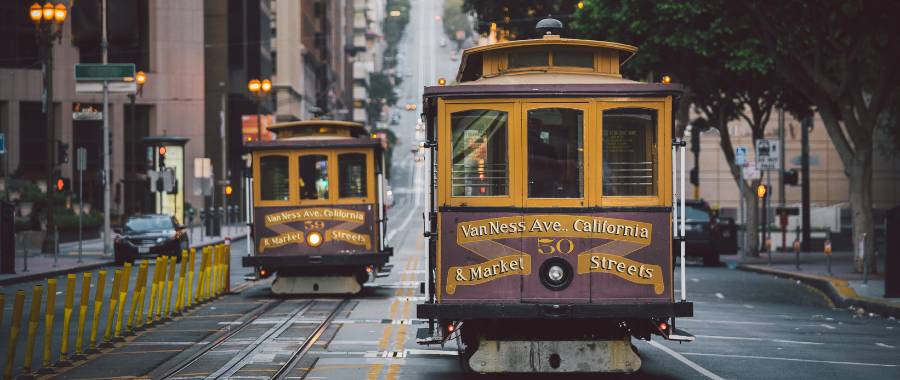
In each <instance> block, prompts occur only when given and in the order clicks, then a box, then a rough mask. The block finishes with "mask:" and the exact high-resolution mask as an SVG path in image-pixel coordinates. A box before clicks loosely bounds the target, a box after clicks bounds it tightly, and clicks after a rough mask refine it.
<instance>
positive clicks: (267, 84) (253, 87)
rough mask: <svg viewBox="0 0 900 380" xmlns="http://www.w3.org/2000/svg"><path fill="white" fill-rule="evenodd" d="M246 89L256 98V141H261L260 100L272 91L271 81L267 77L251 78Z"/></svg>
mask: <svg viewBox="0 0 900 380" xmlns="http://www.w3.org/2000/svg"><path fill="white" fill-rule="evenodd" d="M247 89H248V90H250V93H251V94H253V96H254V97H255V98H256V141H262V102H263V99H264V98H265V97H266V96H267V95H269V92H270V91H272V81H270V80H268V79H263V80H259V79H251V80H250V81H249V82H247Z"/></svg>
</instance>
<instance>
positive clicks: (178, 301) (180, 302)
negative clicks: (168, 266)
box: [175, 249, 188, 315]
mask: <svg viewBox="0 0 900 380" xmlns="http://www.w3.org/2000/svg"><path fill="white" fill-rule="evenodd" d="M187 263H188V250H186V249H185V250H183V251H181V271H180V272H179V273H178V291H177V292H176V293H177V296H176V297H175V315H181V309H183V308H184V280H185V278H184V276H185V274H186V273H187V272H186V271H187Z"/></svg>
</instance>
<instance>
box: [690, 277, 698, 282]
mask: <svg viewBox="0 0 900 380" xmlns="http://www.w3.org/2000/svg"><path fill="white" fill-rule="evenodd" d="M691 282H700V279H699V278H692V279H691Z"/></svg>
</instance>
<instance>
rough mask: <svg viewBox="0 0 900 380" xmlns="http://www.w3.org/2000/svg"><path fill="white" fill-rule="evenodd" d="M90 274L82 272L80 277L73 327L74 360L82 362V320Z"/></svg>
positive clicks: (85, 313) (84, 314) (89, 295)
mask: <svg viewBox="0 0 900 380" xmlns="http://www.w3.org/2000/svg"><path fill="white" fill-rule="evenodd" d="M91 276H92V274H91V272H84V274H83V275H82V277H81V301H80V302H79V303H78V326H76V327H75V355H73V356H72V359H74V360H84V359H85V357H84V353H83V352H82V350H83V349H84V320H85V319H86V318H87V308H88V302H90V297H91Z"/></svg>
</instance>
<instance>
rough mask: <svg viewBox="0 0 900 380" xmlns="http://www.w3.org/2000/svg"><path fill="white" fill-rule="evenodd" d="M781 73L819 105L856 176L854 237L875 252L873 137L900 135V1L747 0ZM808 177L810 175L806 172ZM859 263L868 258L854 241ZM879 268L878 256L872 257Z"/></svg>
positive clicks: (847, 169)
mask: <svg viewBox="0 0 900 380" xmlns="http://www.w3.org/2000/svg"><path fill="white" fill-rule="evenodd" d="M739 6H740V7H741V10H742V11H743V12H742V13H743V17H742V19H743V20H746V22H748V23H750V24H751V26H752V27H753V29H754V30H755V31H756V35H757V36H758V37H759V38H760V39H761V40H762V41H763V43H764V46H765V47H767V49H768V53H769V56H770V57H771V59H772V60H773V61H774V63H775V67H777V73H778V75H779V77H780V78H783V79H784V81H785V82H787V83H788V84H789V85H790V86H791V87H793V88H794V89H796V90H797V91H799V92H800V93H802V94H803V95H804V96H805V97H806V98H808V99H809V100H810V101H811V102H812V103H813V104H814V105H815V107H816V112H817V113H818V114H819V116H820V117H821V118H822V121H823V123H824V125H825V129H826V131H827V132H828V136H829V137H830V138H831V142H832V144H833V145H834V147H835V150H837V153H838V155H839V156H840V158H841V162H842V163H843V166H844V173H845V175H846V176H847V178H848V179H849V187H850V188H849V194H850V209H851V215H852V224H853V236H854V239H853V241H854V242H856V241H857V240H856V239H858V237H859V236H860V235H861V234H866V236H868V237H869V238H868V239H866V244H865V247H864V248H865V250H864V251H865V255H866V256H869V257H873V256H872V255H873V254H874V242H873V241H874V235H873V220H872V165H873V144H874V140H875V139H876V138H878V137H881V136H897V134H898V133H897V129H898V126H897V122H896V115H897V110H898V97H900V95H898V86H897V81H898V79H900V74H898V70H897V68H898V67H900V54H898V53H897V48H898V47H900V23H898V22H897V20H896V16H897V15H898V14H900V3H898V2H895V1H864V0H852V1H816V2H795V1H782V2H766V3H764V4H762V3H753V2H747V3H740V4H739ZM803 180H806V179H805V178H804V179H803ZM853 247H854V250H855V255H854V266H855V269H856V270H857V271H862V270H863V265H864V262H865V257H863V256H862V255H861V252H859V249H858V244H853ZM869 263H870V269H875V260H869Z"/></svg>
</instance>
